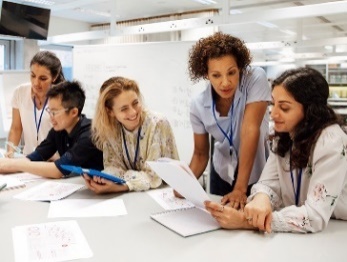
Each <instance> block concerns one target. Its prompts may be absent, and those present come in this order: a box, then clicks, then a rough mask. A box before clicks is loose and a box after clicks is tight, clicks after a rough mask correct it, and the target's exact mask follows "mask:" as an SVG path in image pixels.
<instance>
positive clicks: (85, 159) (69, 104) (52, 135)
mask: <svg viewBox="0 0 347 262" xmlns="http://www.w3.org/2000/svg"><path fill="white" fill-rule="evenodd" d="M47 98H48V107H47V109H46V111H47V113H48V114H49V115H50V119H51V123H52V126H53V128H52V129H51V130H50V131H49V133H48V135H47V137H46V139H45V140H44V141H42V143H41V144H40V145H38V146H37V148H36V149H35V151H34V152H32V153H31V154H29V155H27V156H26V157H25V158H2V159H0V173H12V172H18V171H23V172H29V173H32V174H36V175H40V176H43V177H48V178H62V177H67V176H69V174H70V172H69V171H65V170H64V169H62V168H61V165H62V164H64V165H76V166H82V167H85V168H93V169H97V170H102V169H103V158H102V152H101V151H100V150H98V149H97V148H96V147H95V146H94V144H93V143H92V141H91V129H90V128H91V120H90V119H88V118H86V117H85V116H84V115H82V114H81V112H82V109H83V106H84V101H85V98H86V97H85V94H84V91H83V89H82V88H81V86H80V84H79V83H78V82H63V83H60V84H58V85H56V86H54V87H52V88H51V89H50V90H49V91H48V93H47ZM56 152H58V153H59V155H60V158H59V159H57V160H55V161H54V162H49V161H48V160H49V159H50V158H51V157H52V156H53V155H54V154H55V153H56Z"/></svg>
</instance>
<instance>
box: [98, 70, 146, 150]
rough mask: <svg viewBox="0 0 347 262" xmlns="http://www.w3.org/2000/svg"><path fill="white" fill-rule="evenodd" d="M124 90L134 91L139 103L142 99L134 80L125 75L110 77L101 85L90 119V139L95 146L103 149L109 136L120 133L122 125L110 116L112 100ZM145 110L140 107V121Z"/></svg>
mask: <svg viewBox="0 0 347 262" xmlns="http://www.w3.org/2000/svg"><path fill="white" fill-rule="evenodd" d="M124 91H134V92H135V93H136V94H137V95H138V97H139V99H140V101H141V103H142V101H143V99H142V95H141V93H140V89H139V87H138V85H137V83H136V82H135V81H134V80H131V79H128V78H125V77H120V76H117V77H111V78H109V79H107V80H106V81H105V82H104V83H103V84H102V86H101V88H100V92H99V98H98V102H97V106H96V111H95V115H94V118H93V121H92V140H93V142H94V144H95V146H96V147H97V148H98V149H100V150H103V145H104V143H105V142H106V141H108V140H109V138H110V137H118V136H120V135H121V128H122V125H121V123H119V122H118V121H117V119H115V118H114V117H112V116H110V114H109V112H110V111H112V108H113V100H114V98H115V97H117V96H119V95H120V94H121V93H122V92H124ZM144 114H145V110H144V108H143V109H142V114H141V121H142V120H143V119H144Z"/></svg>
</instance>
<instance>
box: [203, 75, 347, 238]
mask: <svg viewBox="0 0 347 262" xmlns="http://www.w3.org/2000/svg"><path fill="white" fill-rule="evenodd" d="M328 97H329V85H328V83H327V81H326V80H325V79H324V77H323V76H322V75H321V74H320V73H319V72H318V71H316V70H314V69H311V68H298V69H292V70H288V71H286V72H284V73H283V74H281V75H280V76H279V77H278V78H277V79H276V80H275V81H274V82H273V90H272V98H273V108H272V112H271V116H272V119H273V121H274V129H275V135H274V138H273V145H272V153H271V154H270V157H269V159H268V161H267V163H266V166H265V168H264V170H263V172H262V174H261V177H260V179H259V182H258V183H256V184H255V185H254V186H253V188H252V194H251V196H250V197H249V201H250V202H249V203H248V204H247V205H246V207H245V209H244V212H238V213H235V212H234V210H233V209H232V208H229V207H225V209H224V208H223V209H224V210H223V212H220V211H218V210H219V209H220V207H221V206H220V204H217V203H211V202H208V203H206V206H207V209H208V210H209V211H210V212H211V213H212V215H213V216H214V217H216V219H217V220H218V221H219V223H220V224H221V226H222V227H225V228H234V229H236V228H257V229H260V230H266V231H267V232H271V231H282V232H303V233H306V232H318V231H321V230H323V229H324V228H325V227H326V226H327V224H328V222H329V219H330V218H331V217H333V218H337V219H343V220H347V135H346V133H345V132H344V130H343V129H342V123H341V122H340V121H339V119H338V117H337V116H336V114H335V112H334V111H333V110H332V109H331V108H330V106H329V105H328V103H327V99H328Z"/></svg>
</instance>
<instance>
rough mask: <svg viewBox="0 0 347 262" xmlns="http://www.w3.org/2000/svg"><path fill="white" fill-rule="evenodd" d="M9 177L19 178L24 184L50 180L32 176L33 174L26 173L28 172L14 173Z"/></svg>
mask: <svg viewBox="0 0 347 262" xmlns="http://www.w3.org/2000/svg"><path fill="white" fill-rule="evenodd" d="M8 176H11V177H14V178H17V179H19V180H20V181H22V182H23V183H29V182H34V181H37V180H43V179H46V180H48V178H44V177H42V176H38V175H34V174H31V173H26V172H23V173H13V174H10V175H8Z"/></svg>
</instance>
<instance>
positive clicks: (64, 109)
mask: <svg viewBox="0 0 347 262" xmlns="http://www.w3.org/2000/svg"><path fill="white" fill-rule="evenodd" d="M45 110H46V112H47V113H48V114H49V115H50V116H51V117H55V116H56V115H59V114H60V113H62V112H67V111H69V110H70V109H69V108H63V109H60V110H50V109H49V108H48V107H47V108H46V109H45Z"/></svg>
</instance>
